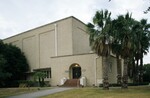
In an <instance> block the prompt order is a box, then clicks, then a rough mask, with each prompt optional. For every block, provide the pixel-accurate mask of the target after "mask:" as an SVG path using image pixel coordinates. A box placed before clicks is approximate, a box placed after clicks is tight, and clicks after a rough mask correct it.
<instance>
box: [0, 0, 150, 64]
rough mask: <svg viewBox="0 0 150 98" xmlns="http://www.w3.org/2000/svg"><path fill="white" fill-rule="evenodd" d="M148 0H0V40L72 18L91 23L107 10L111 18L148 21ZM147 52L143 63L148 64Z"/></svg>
mask: <svg viewBox="0 0 150 98" xmlns="http://www.w3.org/2000/svg"><path fill="white" fill-rule="evenodd" d="M149 6H150V0H111V2H109V0H0V39H5V38H8V37H10V36H13V35H16V34H19V33H21V32H24V31H27V30H30V29H33V28H36V27H38V26H42V25H44V24H47V23H51V22H53V21H56V20H59V19H63V18H65V17H69V16H74V17H76V18H78V19H79V20H81V21H83V22H84V23H88V22H91V21H92V17H93V16H94V14H95V12H96V11H97V10H102V9H108V10H109V11H111V13H112V15H111V16H112V18H113V19H114V18H116V17H117V16H118V15H121V14H125V13H127V12H130V13H132V17H133V18H135V19H136V20H140V19H142V18H145V19H148V22H149V23H150V12H149V13H148V14H144V13H143V11H145V10H146V9H147V8H148V7H149ZM149 59H150V53H148V55H147V56H144V63H145V64H146V63H150V60H149Z"/></svg>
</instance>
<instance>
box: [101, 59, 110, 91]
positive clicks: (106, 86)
mask: <svg viewBox="0 0 150 98" xmlns="http://www.w3.org/2000/svg"><path fill="white" fill-rule="evenodd" d="M102 63H103V64H102V66H103V89H104V90H108V89H109V81H108V57H105V56H103V57H102Z"/></svg>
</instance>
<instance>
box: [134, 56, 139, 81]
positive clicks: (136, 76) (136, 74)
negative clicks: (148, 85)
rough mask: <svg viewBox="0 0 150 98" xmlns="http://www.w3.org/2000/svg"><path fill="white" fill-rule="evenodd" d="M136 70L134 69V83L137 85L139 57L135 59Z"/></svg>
mask: <svg viewBox="0 0 150 98" xmlns="http://www.w3.org/2000/svg"><path fill="white" fill-rule="evenodd" d="M136 61H137V63H136V68H135V71H136V72H135V81H136V83H139V57H138V58H137V60H136Z"/></svg>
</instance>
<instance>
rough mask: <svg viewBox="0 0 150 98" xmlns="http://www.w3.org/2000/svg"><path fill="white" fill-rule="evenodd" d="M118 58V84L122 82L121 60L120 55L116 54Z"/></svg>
mask: <svg viewBox="0 0 150 98" xmlns="http://www.w3.org/2000/svg"><path fill="white" fill-rule="evenodd" d="M116 58H117V59H116V60H117V84H119V85H120V84H121V61H120V59H119V55H116Z"/></svg>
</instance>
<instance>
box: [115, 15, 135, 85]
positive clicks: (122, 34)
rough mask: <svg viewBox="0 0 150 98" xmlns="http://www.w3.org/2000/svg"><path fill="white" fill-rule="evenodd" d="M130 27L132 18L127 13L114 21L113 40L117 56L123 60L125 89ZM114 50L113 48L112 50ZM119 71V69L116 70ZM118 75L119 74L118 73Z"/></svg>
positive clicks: (130, 40)
mask: <svg viewBox="0 0 150 98" xmlns="http://www.w3.org/2000/svg"><path fill="white" fill-rule="evenodd" d="M131 26H132V18H131V15H130V14H129V13H127V14H126V15H125V16H123V15H120V16H118V17H117V19H116V20H114V24H113V32H114V33H113V38H114V41H115V44H116V47H119V48H118V53H117V52H116V51H117V50H115V52H116V54H117V55H121V57H122V58H123V59H124V70H123V77H122V88H127V87H128V85H127V83H128V72H127V70H128V63H129V57H130V53H131V52H130V51H131V44H132V33H131ZM113 50H114V48H113ZM118 70H119V69H118ZM118 74H119V73H118Z"/></svg>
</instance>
